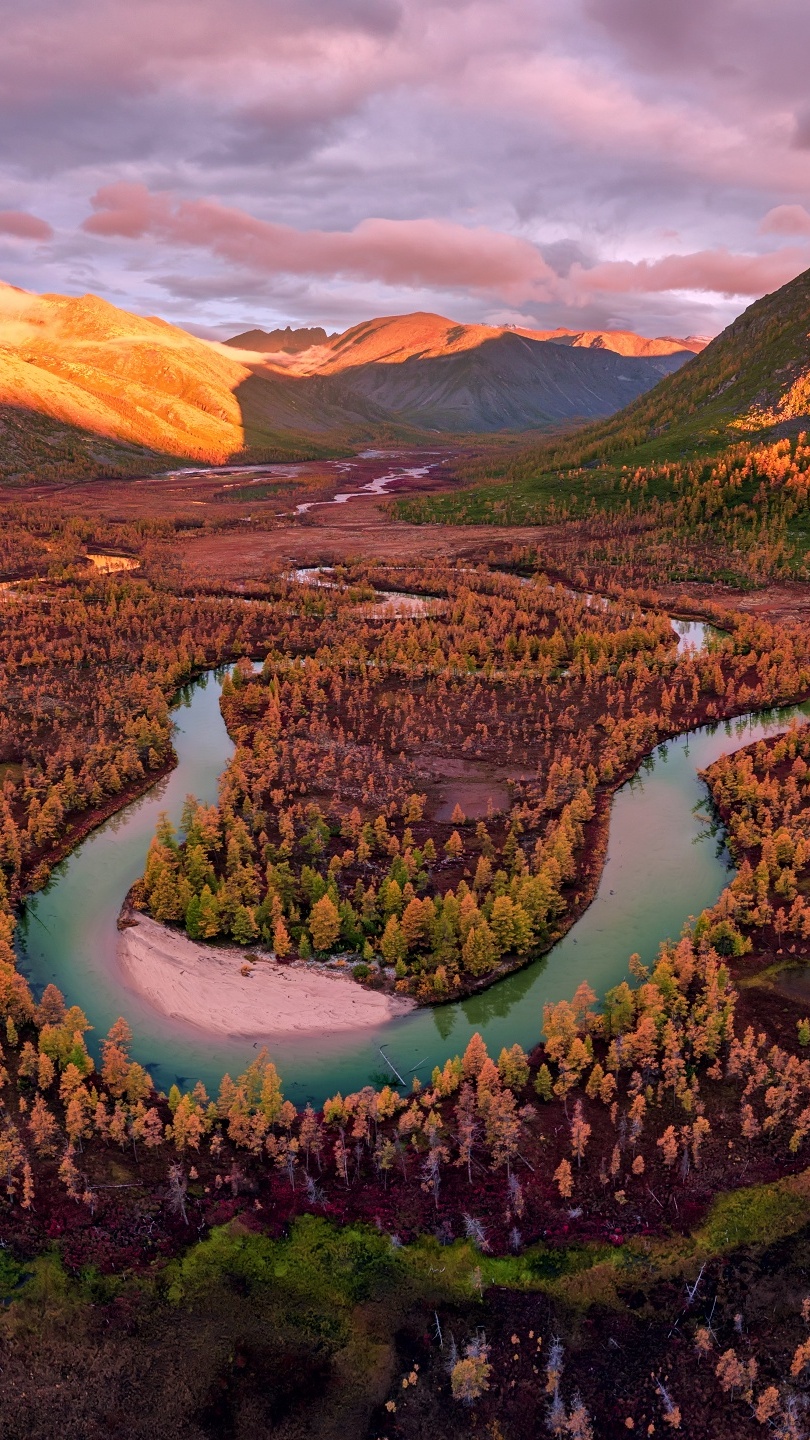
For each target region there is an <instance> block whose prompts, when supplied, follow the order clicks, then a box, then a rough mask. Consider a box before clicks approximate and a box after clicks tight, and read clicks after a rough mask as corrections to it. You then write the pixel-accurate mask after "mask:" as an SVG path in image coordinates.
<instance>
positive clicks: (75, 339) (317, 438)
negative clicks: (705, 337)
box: [0, 285, 702, 479]
mask: <svg viewBox="0 0 810 1440" xmlns="http://www.w3.org/2000/svg"><path fill="white" fill-rule="evenodd" d="M701 343H702V342H701V341H699V340H696V339H694V338H692V339H689V340H684V341H680V340H673V339H670V338H664V339H659V340H648V339H645V338H644V337H639V336H634V335H631V334H626V333H623V332H621V333H619V332H575V331H554V332H533V331H528V330H518V329H512V328H510V327H490V326H482V325H457V324H454V323H453V322H452V321H450V320H447V319H444V318H443V317H441V316H437V315H429V314H416V315H405V316H389V317H383V318H381V319H375V320H371V321H368V322H366V323H364V324H362V325H357V326H353V327H352V328H351V329H350V330H347V331H346V332H344V333H343V334H340V335H328V334H327V333H326V331H325V330H324V329H323V328H321V327H312V328H311V329H306V330H297V331H296V330H292V329H290V327H287V328H286V329H285V330H277V331H274V332H270V333H267V332H263V331H258V330H252V331H247V332H245V333H243V334H242V335H239V336H235V337H234V338H233V339H232V340H231V341H230V342H229V343H228V344H226V345H222V344H218V343H215V342H211V341H208V340H203V339H199V338H197V337H196V336H194V335H191V334H189V333H188V332H187V331H185V330H182V329H179V328H178V327H176V326H173V325H170V324H168V323H167V322H166V321H164V320H160V319H157V318H155V317H143V316H138V315H133V314H130V313H129V312H127V311H125V310H120V309H118V308H117V307H115V306H113V305H110V304H109V303H108V302H107V301H105V300H101V299H99V298H98V297H97V296H94V295H85V296H81V297H70V296H63V295H33V294H31V293H29V292H26V291H22V290H17V289H15V288H14V287H11V286H3V285H0V476H5V477H6V478H14V477H23V478H40V479H53V478H58V477H63V478H70V477H71V476H84V475H91V474H95V473H109V474H116V473H137V472H142V471H143V469H144V467H145V466H148V467H151V468H157V467H158V466H159V465H160V463H161V461H162V460H164V459H165V460H166V461H167V463H168V462H170V461H176V459H178V458H184V459H189V460H195V461H202V462H205V461H210V462H214V463H218V462H222V461H223V460H225V459H227V458H229V457H231V456H237V455H240V456H242V455H245V454H249V455H251V456H253V457H255V458H257V459H286V458H293V457H301V456H305V455H317V454H323V453H327V452H329V453H334V451H335V450H336V449H341V448H343V449H345V448H347V447H350V446H352V445H355V444H358V443H362V442H368V441H370V440H377V441H380V440H386V441H393V442H399V441H413V442H415V441H418V440H420V439H422V438H424V437H425V436H426V435H428V434H430V433H432V434H434V435H435V433H436V432H437V431H439V432H442V433H447V434H460V433H470V432H475V433H483V432H487V431H499V430H510V431H513V430H528V429H540V430H542V429H548V428H549V427H558V426H560V425H561V424H568V423H571V422H581V421H583V420H587V419H592V418H596V417H601V416H607V415H610V414H611V413H612V412H614V411H616V410H617V409H620V408H621V407H622V406H624V405H626V404H627V403H628V402H629V401H631V400H633V399H635V398H636V397H637V396H639V395H641V394H643V393H644V392H645V391H646V390H648V389H649V388H650V387H651V386H652V385H655V384H656V383H657V382H658V381H659V380H660V379H661V378H662V377H663V376H665V375H667V374H668V373H670V372H671V371H672V370H674V369H676V368H679V367H680V366H681V365H682V364H683V363H684V362H685V361H686V360H690V359H691V358H692V355H693V353H694V352H695V350H697V349H699V348H700V345H701Z"/></svg>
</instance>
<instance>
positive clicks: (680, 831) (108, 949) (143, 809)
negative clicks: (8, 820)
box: [18, 622, 810, 1104]
mask: <svg viewBox="0 0 810 1440" xmlns="http://www.w3.org/2000/svg"><path fill="white" fill-rule="evenodd" d="M680 623H682V624H683V625H689V626H690V629H689V630H688V631H687V632H686V634H683V635H681V640H682V641H683V642H686V643H698V644H699V643H701V641H702V638H703V635H704V633H705V632H704V631H703V628H702V627H701V626H700V623H699V622H680ZM219 692H220V682H219V679H218V678H217V677H216V676H214V675H209V676H208V677H206V678H204V679H203V680H201V681H199V682H197V683H196V684H195V685H193V686H190V687H189V688H188V689H187V690H186V691H184V692H183V694H182V696H181V698H180V703H179V705H178V707H177V709H176V711H175V719H176V725H177V729H176V733H175V748H176V750H177V756H178V765H177V768H176V769H175V770H174V771H173V772H172V774H171V775H169V776H168V777H166V778H165V779H164V780H162V781H160V782H159V784H158V785H156V786H155V787H154V788H153V789H152V790H151V791H149V793H148V794H147V795H145V796H143V797H142V798H141V799H139V800H136V801H134V802H132V803H131V804H129V805H127V806H126V807H125V808H124V809H123V810H121V811H120V812H119V813H118V814H117V815H116V816H114V817H113V818H112V819H110V820H108V821H106V822H105V823H104V824H103V825H102V826H100V827H99V829H98V830H96V831H94V832H93V834H92V835H90V836H89V837H88V838H87V839H86V840H85V841H84V842H83V843H82V844H81V845H80V846H79V847H78V849H77V850H76V851H75V852H74V853H73V854H72V855H71V856H69V857H68V858H67V860H65V861H64V862H63V863H62V864H61V865H60V866H58V867H57V868H56V869H55V870H54V873H53V875H52V877H51V879H50V881H49V882H48V884H47V886H46V887H45V888H44V890H42V891H40V892H38V893H37V894H36V895H35V896H33V897H32V898H31V899H30V900H29V901H28V902H27V904H26V906H25V908H24V912H23V915H22V918H21V923H20V926H19V931H18V950H19V964H20V969H21V970H22V971H23V973H24V974H25V975H26V976H28V978H29V980H30V981H31V983H32V985H33V987H34V989H35V991H36V992H41V990H42V988H43V987H44V986H45V985H46V984H47V983H48V982H49V981H53V982H54V983H55V984H56V985H58V986H59V988H60V989H61V990H62V991H63V993H64V994H65V996H66V997H67V999H68V1001H69V1002H70V1003H75V1004H78V1005H81V1007H82V1008H83V1009H84V1011H85V1013H86V1014H87V1016H88V1018H89V1019H90V1021H91V1023H92V1024H93V1026H94V1027H95V1030H94V1034H93V1035H92V1036H91V1037H90V1040H91V1048H93V1049H97V1046H98V1039H99V1037H100V1036H103V1035H104V1033H105V1032H106V1030H107V1029H108V1028H109V1026H110V1024H111V1023H112V1022H113V1020H115V1019H116V1018H117V1016H118V1015H120V1014H124V1015H125V1016H126V1017H127V1019H128V1020H129V1022H130V1024H131V1025H132V1028H133V1032H134V1037H135V1043H134V1053H135V1054H136V1056H137V1058H138V1059H139V1060H141V1061H142V1062H143V1063H144V1064H145V1065H146V1066H147V1068H148V1069H149V1071H150V1072H151V1074H152V1076H153V1079H154V1080H155V1082H156V1083H157V1084H158V1085H160V1086H161V1087H163V1088H164V1089H165V1088H168V1086H169V1085H171V1084H172V1083H173V1082H175V1081H176V1082H177V1083H179V1084H181V1085H186V1086H188V1085H191V1084H193V1083H194V1081H195V1080H197V1079H202V1080H203V1081H204V1082H205V1083H206V1085H207V1086H208V1087H209V1089H213V1090H216V1088H217V1087H218V1084H219V1080H220V1078H221V1076H222V1074H223V1072H224V1071H225V1070H228V1071H230V1073H231V1074H235V1073H237V1072H238V1071H240V1070H241V1069H243V1068H244V1066H245V1064H246V1063H247V1062H249V1061H250V1059H251V1058H253V1056H254V1055H255V1053H256V1047H255V1046H253V1045H252V1043H251V1042H249V1041H244V1040H242V1041H230V1042H222V1041H220V1040H215V1039H211V1038H210V1037H208V1036H206V1035H201V1034H200V1033H199V1032H196V1031H194V1030H193V1029H191V1027H186V1028H185V1029H182V1028H181V1027H178V1025H177V1024H176V1023H175V1022H173V1021H170V1020H167V1019H165V1018H164V1017H162V1016H160V1015H158V1014H156V1013H155V1011H154V1010H152V1009H151V1008H150V1007H149V1006H148V1005H146V1004H145V1003H144V1002H143V1001H141V1000H140V998H139V997H138V996H136V995H134V994H133V993H132V992H131V991H130V990H129V989H127V988H126V987H125V985H124V984H123V981H122V979H121V978H120V976H119V974H118V972H117V968H116V960H115V955H116V943H117V938H118V932H117V929H116V920H117V917H118V913H119V909H120V906H121V902H122V900H123V897H124V895H125V894H126V892H127V890H128V888H129V886H130V885H131V884H132V882H133V881H134V880H135V879H136V878H137V877H138V875H139V874H141V872H142V870H143V864H144V858H145V855H146V850H147V847H148V845H149V841H150V839H151V837H152V835H153V833H154V829H155V825H156V822H157V819H158V815H159V814H160V812H161V811H166V812H167V813H168V814H169V816H170V817H171V818H172V819H173V820H174V821H175V822H177V821H179V817H180V811H181V809H182V805H183V800H184V798H185V796H186V795H187V794H188V793H193V794H195V795H196V796H198V798H199V799H200V800H202V801H203V802H205V803H207V804H210V803H212V802H213V801H214V800H215V799H216V797H217V782H218V777H219V775H220V773H221V772H222V770H223V769H224V767H225V765H226V764H227V762H228V759H229V757H230V755H231V753H232V748H233V747H232V744H231V741H230V738H229V737H228V734H227V731H226V729H225V725H224V722H223V720H222V716H221V714H220V709H219ZM797 714H804V715H806V714H810V702H808V703H807V704H806V705H803V706H801V707H795V706H791V707H787V708H784V709H782V710H779V711H770V712H762V713H760V714H753V715H746V716H743V717H741V718H740V719H737V720H734V721H731V722H727V723H724V724H721V725H714V726H703V727H701V728H700V729H698V730H695V731H692V732H690V733H689V734H687V735H682V736H680V737H678V738H677V739H676V740H673V741H671V742H669V743H668V744H665V745H660V746H658V747H657V749H656V750H655V752H654V753H653V754H652V755H651V756H650V757H649V759H648V760H647V761H645V762H644V764H643V765H642V766H641V769H640V770H639V772H638V774H637V776H636V777H634V779H632V780H631V781H629V782H628V783H627V784H626V785H624V786H622V788H621V789H620V790H619V791H617V793H616V796H615V798H614V801H613V808H612V813H611V821H610V843H609V851H608V858H607V862H606V864H605V868H604V872H603V874H602V879H601V882H600V885H599V888H598V890H597V893H596V897H595V899H594V901H593V903H592V904H591V905H590V907H589V908H588V910H586V911H585V913H584V915H583V916H582V917H581V919H580V920H578V921H577V923H576V925H574V927H573V928H572V929H571V930H570V931H569V933H568V935H566V936H565V938H564V939H563V940H561V941H560V942H559V944H557V945H556V946H555V947H554V949H553V950H552V951H551V952H550V953H549V954H548V955H546V956H544V957H543V958H542V959H540V960H537V961H535V962H533V963H532V964H531V965H528V966H527V967H526V968H525V969H524V970H522V971H519V972H518V973H517V974H515V975H511V976H509V977H507V978H506V979H504V980H501V981H500V982H499V983H498V984H496V985H493V986H492V987H491V988H490V989H489V990H487V991H485V992H484V993H483V994H481V995H477V996H474V997H472V998H470V999H468V1000H463V1001H458V1002H454V1003H452V1004H449V1005H446V1006H440V1007H437V1008H433V1009H423V1010H418V1011H416V1012H414V1013H413V1014H412V1015H409V1016H407V1017H405V1018H404V1019H403V1020H399V1021H394V1022H392V1023H389V1024H387V1025H385V1026H381V1027H380V1029H379V1030H378V1031H370V1030H366V1031H363V1032H362V1033H361V1034H357V1035H349V1036H346V1035H345V1034H344V1035H342V1036H341V1037H340V1038H339V1039H332V1038H330V1036H328V1035H319V1036H317V1037H307V1038H305V1039H301V1038H298V1039H296V1040H295V1041H294V1042H293V1041H291V1042H288V1043H285V1044H280V1043H278V1042H277V1041H276V1042H274V1043H273V1045H272V1051H271V1053H272V1056H273V1059H274V1060H275V1061H276V1063H277V1065H278V1067H279V1069H280V1071H281V1074H282V1077H283V1080H284V1087H285V1093H286V1094H287V1095H288V1096H289V1097H290V1098H291V1099H293V1100H294V1101H296V1102H297V1103H299V1104H301V1103H303V1102H305V1101H307V1100H312V1101H314V1102H316V1103H320V1102H321V1101H322V1100H323V1098H324V1096H326V1095H327V1094H330V1093H333V1092H334V1091H335V1090H337V1089H341V1090H342V1091H343V1092H344V1093H345V1092H346V1091H347V1090H348V1089H356V1088H358V1087H359V1086H361V1085H363V1084H366V1083H368V1082H369V1081H370V1080H371V1081H377V1082H379V1081H380V1080H381V1079H382V1077H383V1076H384V1075H385V1074H386V1073H387V1071H386V1065H385V1062H384V1061H383V1058H382V1056H381V1054H380V1052H379V1048H378V1047H379V1046H380V1045H384V1046H385V1047H386V1050H387V1053H388V1054H389V1055H390V1057H391V1060H392V1061H393V1063H394V1064H395V1065H396V1067H397V1069H398V1070H399V1071H400V1073H401V1074H402V1075H407V1074H408V1072H410V1071H411V1069H412V1067H413V1068H414V1069H415V1070H416V1073H417V1074H418V1075H419V1076H420V1077H422V1078H426V1077H427V1076H428V1075H429V1073H430V1069H431V1068H432V1066H433V1065H434V1064H441V1063H443V1062H444V1060H445V1059H446V1058H447V1056H448V1055H452V1054H454V1053H456V1052H460V1051H461V1050H462V1049H463V1048H464V1046H465V1045H466V1044H467V1041H468V1040H469V1038H470V1036H471V1035H472V1034H473V1033H474V1031H476V1030H480V1031H481V1033H482V1034H483V1035H484V1037H485V1039H486V1041H487V1044H488V1046H489V1047H490V1050H491V1051H493V1052H494V1053H495V1054H497V1053H498V1051H499V1050H500V1048H501V1046H502V1045H511V1044H513V1043H514V1042H515V1041H519V1042H520V1044H522V1045H523V1046H525V1047H526V1048H527V1049H529V1048H530V1047H531V1046H532V1045H534V1044H536V1043H537V1041H538V1039H539V1037H540V1031H541V1026H542V1012H543V1004H544V1003H545V1002H546V1001H549V1000H560V999H565V998H568V997H570V996H571V995H572V994H573V991H574V990H575V989H576V987H577V985H578V984H579V982H580V981H581V980H588V981H589V982H590V984H591V985H592V986H593V987H594V989H595V990H596V991H597V993H598V994H602V993H604V991H605V990H606V989H608V988H609V987H610V986H611V985H614V984H616V983H617V982H618V981H620V980H621V979H622V978H623V977H624V976H625V975H626V973H627V961H628V957H629V956H630V954H631V953H632V952H633V951H638V952H639V954H640V955H641V956H642V959H643V960H645V961H648V960H651V959H653V958H654V956H655V954H656V952H657V949H658V945H659V942H660V941H661V940H662V939H663V938H665V937H668V936H669V937H677V936H678V935H679V934H680V932H681V929H682V927H683V924H684V922H685V921H686V920H687V919H688V918H689V916H690V915H692V916H694V915H697V914H699V912H700V911H701V910H702V909H704V908H705V907H706V906H708V905H711V904H713V903H714V901H715V900H716V899H717V897H718V895H719V894H720V891H721V890H722V889H723V887H724V885H725V884H726V883H727V881H728V878H729V867H730V861H729V858H728V855H727V853H726V852H725V850H724V848H723V846H722V841H718V837H717V835H716V834H715V833H713V832H712V829H711V828H710V825H709V823H708V814H707V811H706V810H705V809H704V808H703V807H704V805H705V802H706V789H705V786H704V785H703V784H702V783H701V781H699V779H698V775H697V772H698V771H699V770H702V769H704V768H705V767H706V766H707V765H710V764H711V763H712V761H714V760H716V759H717V758H718V757H719V756H720V755H723V754H727V753H729V752H730V751H732V750H736V749H738V748H739V747H740V746H742V745H746V744H748V743H749V742H750V741H752V740H756V739H758V738H759V737H761V736H766V735H769V734H773V733H775V732H776V731H778V730H783V729H785V728H786V726H787V725H788V724H789V723H790V719H791V718H792V717H793V716H794V715H797Z"/></svg>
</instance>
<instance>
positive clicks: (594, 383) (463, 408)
mask: <svg viewBox="0 0 810 1440" xmlns="http://www.w3.org/2000/svg"><path fill="white" fill-rule="evenodd" d="M683 361H684V355H683V353H682V352H680V353H677V354H674V355H664V356H658V357H655V358H650V357H643V358H636V357H627V356H624V355H616V354H614V353H613V352H612V351H609V350H600V349H575V348H573V347H566V346H562V345H557V344H551V343H548V342H545V341H542V340H530V339H528V338H527V337H526V336H524V335H519V334H515V333H509V332H506V333H504V334H500V335H497V336H496V337H495V338H494V339H486V340H484V341H483V342H482V343H481V344H479V345H477V346H475V347H474V348H470V349H466V350H460V351H457V352H455V353H450V354H448V355H439V356H427V357H423V356H420V355H416V356H413V357H411V358H409V359H407V360H402V361H398V362H391V361H387V362H381V361H374V362H370V363H367V364H363V365H356V366H353V367H348V366H347V367H346V368H344V369H342V370H340V371H339V372H337V373H335V372H333V373H332V374H331V375H330V376H329V381H328V382H327V375H328V373H329V372H328V371H327V373H326V374H325V375H324V377H323V379H324V384H325V385H326V384H327V383H328V384H329V389H328V393H329V395H330V398H331V399H332V401H333V403H335V404H339V403H341V402H342V403H343V404H345V405H346V406H347V407H350V408H351V407H353V406H355V405H356V403H357V400H358V397H359V398H362V400H364V401H370V402H371V403H372V404H374V405H375V406H376V407H378V408H379V409H380V410H383V411H385V412H386V413H387V414H389V415H391V416H392V417H393V418H396V419H398V420H400V421H402V422H404V423H410V424H412V425H421V426H424V427H426V428H428V429H431V430H439V431H444V432H450V433H452V432H455V433H463V432H478V433H483V432H488V431H498V430H532V429H538V428H543V427H549V426H557V425H560V424H562V423H565V422H566V421H575V420H582V419H590V418H595V417H598V416H604V415H610V414H612V413H613V412H614V411H616V410H618V409H621V407H622V406H623V405H626V404H627V403H628V401H629V400H631V399H634V398H635V397H636V396H637V395H640V394H643V393H644V392H645V391H646V390H649V388H650V386H651V385H655V384H656V383H657V382H658V381H659V380H660V379H661V377H662V376H664V375H668V374H670V373H671V372H672V370H673V369H675V368H676V367H678V366H680V365H682V364H683ZM322 373H323V372H322ZM310 383H311V381H310Z"/></svg>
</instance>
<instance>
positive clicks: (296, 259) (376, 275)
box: [82, 182, 810, 306]
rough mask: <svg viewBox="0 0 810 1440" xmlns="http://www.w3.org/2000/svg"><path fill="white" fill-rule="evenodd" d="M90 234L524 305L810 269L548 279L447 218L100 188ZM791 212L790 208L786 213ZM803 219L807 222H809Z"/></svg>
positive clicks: (738, 283)
mask: <svg viewBox="0 0 810 1440" xmlns="http://www.w3.org/2000/svg"><path fill="white" fill-rule="evenodd" d="M91 204H92V205H93V208H94V214H92V215H90V216H88V218H87V219H86V220H85V221H84V222H83V226H82V228H83V229H84V230H85V231H86V232H87V233H88V234H91V235H101V236H105V237H117V236H121V237H124V238H126V239H130V240H132V239H138V238H141V237H145V236H149V237H152V238H153V239H156V240H158V241H161V242H164V243H167V244H171V245H180V246H194V247H196V248H200V249H203V250H207V251H208V252H209V253H211V254H213V255H216V256H218V257H219V258H220V259H222V260H226V261H228V262H229V263H230V264H236V265H239V266H242V267H244V268H245V269H246V270H248V271H252V272H254V273H256V274H262V275H283V274H286V275H302V276H329V277H337V276H341V277H351V278H353V279H360V280H363V281H377V282H382V283H383V284H385V285H391V286H397V285H406V286H413V287H419V286H425V287H428V288H431V287H434V288H444V289H466V290H468V291H473V292H477V293H486V294H490V295H499V296H501V297H502V298H504V299H508V300H509V301H510V302H511V303H513V304H515V303H518V302H520V301H521V300H525V299H534V300H537V299H540V300H545V301H552V300H556V301H563V302H565V303H567V304H572V305H575V306H576V305H583V304H587V303H588V302H589V301H590V300H591V299H592V298H593V297H594V295H599V294H612V295H618V294H650V293H659V294H661V293H664V292H666V291H672V290H691V291H702V292H705V293H709V294H719V295H726V296H735V295H763V294H765V293H766V292H767V291H769V290H776V289H778V288H779V287H780V286H781V285H784V284H786V282H787V281H788V280H792V279H794V277H795V276H796V275H798V274H799V273H800V271H801V270H803V269H804V268H805V267H806V266H807V265H808V264H809V263H810V252H808V250H807V249H806V248H804V247H798V246H786V247H784V248H782V249H779V250H775V251H771V252H770V253H768V254H765V255H744V254H735V253H734V252H733V251H730V250H727V249H724V248H723V249H717V250H699V251H695V252H693V253H691V254H686V255H664V256H662V257H660V258H659V259H655V260H609V261H604V262H602V263H601V264H597V265H594V266H591V267H589V268H586V267H584V266H583V265H581V264H579V263H578V262H576V263H574V264H573V265H572V266H571V268H570V269H569V271H568V274H567V275H566V276H563V277H561V276H559V275H557V274H556V273H555V272H554V271H552V269H551V268H550V266H549V265H547V263H546V262H545V260H544V259H543V257H542V256H541V254H540V252H539V251H538V250H537V249H536V247H535V246H534V245H532V244H531V243H530V242H529V241H528V240H523V239H521V238H520V237H518V236H514V235H506V234H503V233H501V232H499V231H496V230H490V229H487V228H485V227H483V226H477V227H474V228H473V227H466V226H463V225H457V224H454V223H453V222H452V221H449V220H434V219H419V220H382V219H369V220H363V221H361V222H360V224H358V225H357V226H355V228H354V229H353V230H349V231H346V230H296V229H294V228H293V227H292V226H289V225H277V224H274V223H272V222H270V221H266V220H257V219H256V218H255V216H252V215H248V214H247V213H246V212H245V211H243V210H237V209H235V208H232V207H229V206H225V205H221V204H220V203H219V202H218V201H216V200H176V199H175V198H174V197H173V196H172V195H170V194H168V193H167V192H159V193H153V192H151V191H149V190H148V189H147V187H146V186H145V185H140V184H132V183H128V182H122V183H119V184H115V185H106V186H104V187H102V189H100V190H99V191H98V192H97V194H96V195H94V196H93V198H92V200H91ZM796 208H798V207H796ZM809 218H810V217H809Z"/></svg>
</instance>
